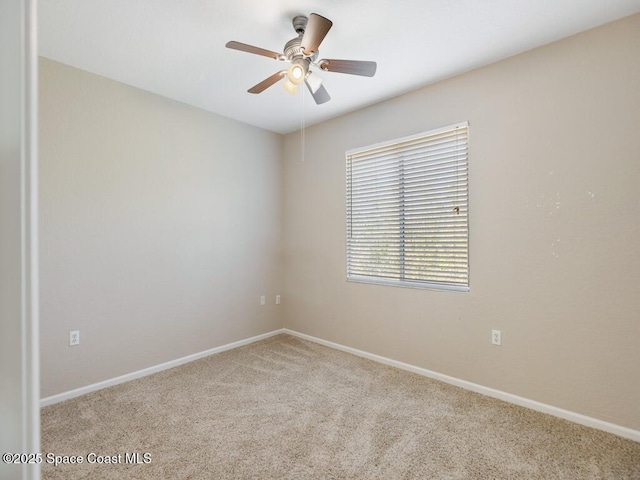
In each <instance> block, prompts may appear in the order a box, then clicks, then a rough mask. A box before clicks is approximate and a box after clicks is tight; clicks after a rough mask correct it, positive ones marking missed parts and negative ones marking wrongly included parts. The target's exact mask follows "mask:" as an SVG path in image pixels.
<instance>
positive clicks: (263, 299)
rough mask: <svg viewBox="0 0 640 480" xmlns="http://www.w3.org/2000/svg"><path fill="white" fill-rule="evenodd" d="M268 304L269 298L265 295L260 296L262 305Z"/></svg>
mask: <svg viewBox="0 0 640 480" xmlns="http://www.w3.org/2000/svg"><path fill="white" fill-rule="evenodd" d="M266 304H267V297H265V296H264V295H262V296H260V305H266Z"/></svg>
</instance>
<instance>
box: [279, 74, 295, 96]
mask: <svg viewBox="0 0 640 480" xmlns="http://www.w3.org/2000/svg"><path fill="white" fill-rule="evenodd" d="M282 87H283V88H284V89H285V91H286V92H287V93H289V94H291V95H295V94H296V93H297V92H298V86H297V85H296V84H295V83H292V82H291V81H290V80H289V79H288V78H287V80H286V81H285V82H284V83H283V84H282Z"/></svg>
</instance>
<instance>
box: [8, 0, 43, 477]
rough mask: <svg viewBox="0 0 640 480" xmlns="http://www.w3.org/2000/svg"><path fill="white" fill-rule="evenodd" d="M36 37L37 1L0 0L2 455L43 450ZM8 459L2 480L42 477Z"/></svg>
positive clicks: (33, 468) (30, 467) (37, 468)
mask: <svg viewBox="0 0 640 480" xmlns="http://www.w3.org/2000/svg"><path fill="white" fill-rule="evenodd" d="M36 32H37V23H36V0H0V454H4V453H7V452H8V453H14V454H37V453H39V451H40V408H39V396H40V387H39V384H40V371H39V352H38V348H39V343H38V180H37V176H38V162H37V146H38V136H37V135H38V134H37V125H38V113H37V103H38V97H37V90H38V88H37V85H38V63H37V62H38V54H37V35H36ZM32 459H33V460H34V461H37V457H35V456H34V457H32ZM6 460H7V459H5V458H3V460H2V461H0V478H2V479H5V478H7V479H14V478H15V479H20V478H21V479H22V480H34V479H36V480H37V479H38V478H40V465H39V464H38V463H31V464H20V463H18V464H16V463H7V462H6ZM9 460H11V459H10V458H9ZM43 460H44V459H43Z"/></svg>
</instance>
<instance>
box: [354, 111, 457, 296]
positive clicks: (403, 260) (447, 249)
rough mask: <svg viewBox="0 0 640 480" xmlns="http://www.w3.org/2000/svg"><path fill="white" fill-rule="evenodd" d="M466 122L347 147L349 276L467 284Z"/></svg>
mask: <svg viewBox="0 0 640 480" xmlns="http://www.w3.org/2000/svg"><path fill="white" fill-rule="evenodd" d="M468 133H469V126H468V123H466V122H465V123H460V124H456V125H452V126H449V127H445V128H441V129H438V130H432V131H429V132H425V133H421V134H418V135H413V136H411V137H406V138H402V139H398V140H393V141H390V142H386V143H382V144H377V145H372V146H369V147H365V148H361V149H356V150H351V151H349V152H347V155H346V157H347V158H346V160H347V279H348V280H353V281H362V282H372V283H384V284H391V285H402V286H411V287H433V288H445V289H456V290H468V287H469V226H468V224H469V222H468V152H467V150H468Z"/></svg>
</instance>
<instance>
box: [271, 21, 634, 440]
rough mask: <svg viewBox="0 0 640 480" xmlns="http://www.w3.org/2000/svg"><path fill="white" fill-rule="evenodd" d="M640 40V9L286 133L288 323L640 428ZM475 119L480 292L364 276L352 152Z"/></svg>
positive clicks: (473, 249) (475, 277)
mask: <svg viewBox="0 0 640 480" xmlns="http://www.w3.org/2000/svg"><path fill="white" fill-rule="evenodd" d="M639 47H640V15H635V16H632V17H628V18H626V19H623V20H621V21H618V22H615V23H612V24H609V25H605V26H603V27H600V28H598V29H594V30H591V31H588V32H585V33H583V34H580V35H577V36H574V37H571V38H568V39H565V40H562V41H560V42H557V43H554V44H551V45H548V46H545V47H542V48H539V49H536V50H533V51H530V52H528V53H525V54H522V55H518V56H516V57H512V58H510V59H507V60H505V61H502V62H499V63H496V64H493V65H490V66H488V67H485V68H482V69H479V70H475V71H472V72H469V73H467V74H464V75H461V76H458V77H455V78H451V79H449V80H446V81H444V82H441V83H438V84H436V85H433V86H429V87H426V88H424V89H421V90H418V91H414V92H411V93H408V94H406V95H404V96H401V97H398V98H394V99H392V100H389V101H387V102H384V103H380V104H377V105H374V106H371V107H369V108H366V109H363V110H360V111H357V112H355V113H352V114H350V115H347V116H344V117H341V118H338V119H334V120H332V121H329V122H325V123H323V124H320V125H317V126H314V127H312V128H309V129H308V130H307V131H306V155H305V159H304V161H303V160H302V158H301V153H300V152H301V148H300V134H290V135H288V136H286V137H285V142H284V154H285V167H284V177H283V183H284V202H283V205H284V213H283V221H284V230H283V240H284V247H283V252H284V282H285V286H284V293H285V297H283V298H284V299H286V301H285V302H284V305H283V306H284V318H285V326H286V327H288V328H291V329H294V330H297V331H300V332H303V333H307V334H310V335H314V336H317V337H320V338H323V339H326V340H330V341H334V342H337V343H341V344H343V345H348V346H351V347H355V348H358V349H361V350H365V351H368V352H372V353H376V354H379V355H383V356H386V357H390V358H393V359H396V360H400V361H403V362H407V363H410V364H414V365H417V366H420V367H423V368H427V369H430V370H434V371H436V372H440V373H443V374H447V375H451V376H454V377H458V378H461V379H465V380H468V381H471V382H475V383H478V384H481V385H485V386H488V387H492V388H496V389H499V390H502V391H505V392H509V393H512V394H516V395H520V396H523V397H526V398H529V399H533V400H537V401H540V402H544V403H547V404H551V405H555V406H557V407H560V408H565V409H568V410H571V411H574V412H578V413H582V414H585V415H588V416H592V417H595V418H599V419H602V420H605V421H610V422H613V423H616V424H620V425H623V426H626V427H630V428H634V429H640V410H639V409H638V405H640V388H639V385H640V372H639V367H638V366H639V365H640V348H639V345H640V317H639V315H640V313H639V312H640V252H639V251H638V245H640V202H639V201H638V181H639V180H640V144H639V143H638V126H639V125H640V88H639V85H640V62H639V61H638V52H639ZM381 67H383V66H381ZM464 120H468V121H469V122H470V157H469V163H470V232H471V233H470V271H471V274H470V282H471V291H470V292H469V293H454V292H440V291H432V290H416V289H407V288H397V287H384V286H376V285H366V284H358V283H348V282H346V281H345V159H344V153H345V150H348V149H351V148H355V147H360V146H364V145H368V144H372V143H376V142H381V141H384V140H388V139H392V138H395V137H400V136H405V135H409V134H413V133H417V132H420V131H424V130H428V129H431V128H436V127H441V126H444V125H448V124H451V123H455V122H459V121H464ZM492 328H496V329H500V330H502V342H503V345H502V346H501V347H496V346H492V345H491V342H490V333H491V329H492Z"/></svg>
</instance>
